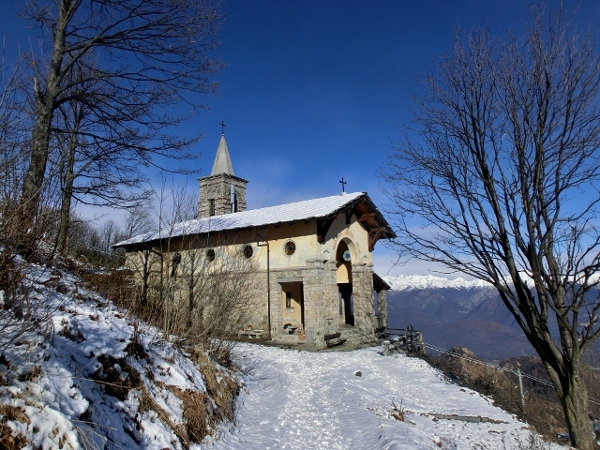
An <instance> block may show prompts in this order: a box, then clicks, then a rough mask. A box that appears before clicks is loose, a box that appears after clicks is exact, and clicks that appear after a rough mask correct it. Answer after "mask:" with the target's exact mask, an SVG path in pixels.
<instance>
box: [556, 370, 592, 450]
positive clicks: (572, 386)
mask: <svg viewBox="0 0 600 450" xmlns="http://www.w3.org/2000/svg"><path fill="white" fill-rule="evenodd" d="M568 378H569V380H568V385H567V386H565V389H564V396H563V398H562V399H561V403H562V407H563V410H564V413H565V420H566V422H567V427H568V429H569V436H570V438H571V445H572V446H573V447H575V448H578V449H580V450H592V449H595V448H597V447H596V439H595V437H594V433H593V428H592V422H591V420H590V417H589V399H588V393H587V387H586V386H585V383H584V381H583V380H582V379H581V377H580V376H579V372H578V371H577V372H576V373H574V374H573V373H570V374H569V377H568Z"/></svg>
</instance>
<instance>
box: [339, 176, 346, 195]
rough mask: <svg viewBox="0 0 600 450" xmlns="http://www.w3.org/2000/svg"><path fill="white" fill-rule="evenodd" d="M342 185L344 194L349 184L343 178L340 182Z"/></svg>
mask: <svg viewBox="0 0 600 450" xmlns="http://www.w3.org/2000/svg"><path fill="white" fill-rule="evenodd" d="M340 184H341V185H342V194H343V193H344V192H346V190H345V186H346V185H347V184H348V183H346V182H345V181H344V177H342V179H341V180H340Z"/></svg>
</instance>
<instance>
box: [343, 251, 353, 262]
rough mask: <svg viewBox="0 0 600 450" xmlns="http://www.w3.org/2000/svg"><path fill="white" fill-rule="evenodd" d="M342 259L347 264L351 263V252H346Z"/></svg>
mask: <svg viewBox="0 0 600 450" xmlns="http://www.w3.org/2000/svg"><path fill="white" fill-rule="evenodd" d="M342 259H343V260H344V261H346V262H350V260H351V259H352V254H351V253H350V250H346V251H345V252H344V253H343V254H342Z"/></svg>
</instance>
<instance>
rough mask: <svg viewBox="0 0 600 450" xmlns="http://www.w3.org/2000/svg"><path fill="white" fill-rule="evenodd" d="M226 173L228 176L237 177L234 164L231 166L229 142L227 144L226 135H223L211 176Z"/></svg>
mask: <svg viewBox="0 0 600 450" xmlns="http://www.w3.org/2000/svg"><path fill="white" fill-rule="evenodd" d="M222 173H225V174H227V175H235V174H234V173H233V164H231V158H230V157H229V149H228V148H227V142H225V135H224V134H222V135H221V140H220V141H219V147H218V148H217V156H215V162H214V164H213V168H212V172H211V173H210V174H211V175H221V174H222Z"/></svg>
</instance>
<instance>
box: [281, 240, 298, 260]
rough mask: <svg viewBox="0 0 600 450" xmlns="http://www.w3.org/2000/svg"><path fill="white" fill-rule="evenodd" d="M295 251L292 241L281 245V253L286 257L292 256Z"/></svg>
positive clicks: (294, 244)
mask: <svg viewBox="0 0 600 450" xmlns="http://www.w3.org/2000/svg"><path fill="white" fill-rule="evenodd" d="M295 251H296V243H295V242H294V241H287V242H286V243H285V244H283V252H284V253H285V254H286V255H288V256H291V255H293V254H294V252H295Z"/></svg>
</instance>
